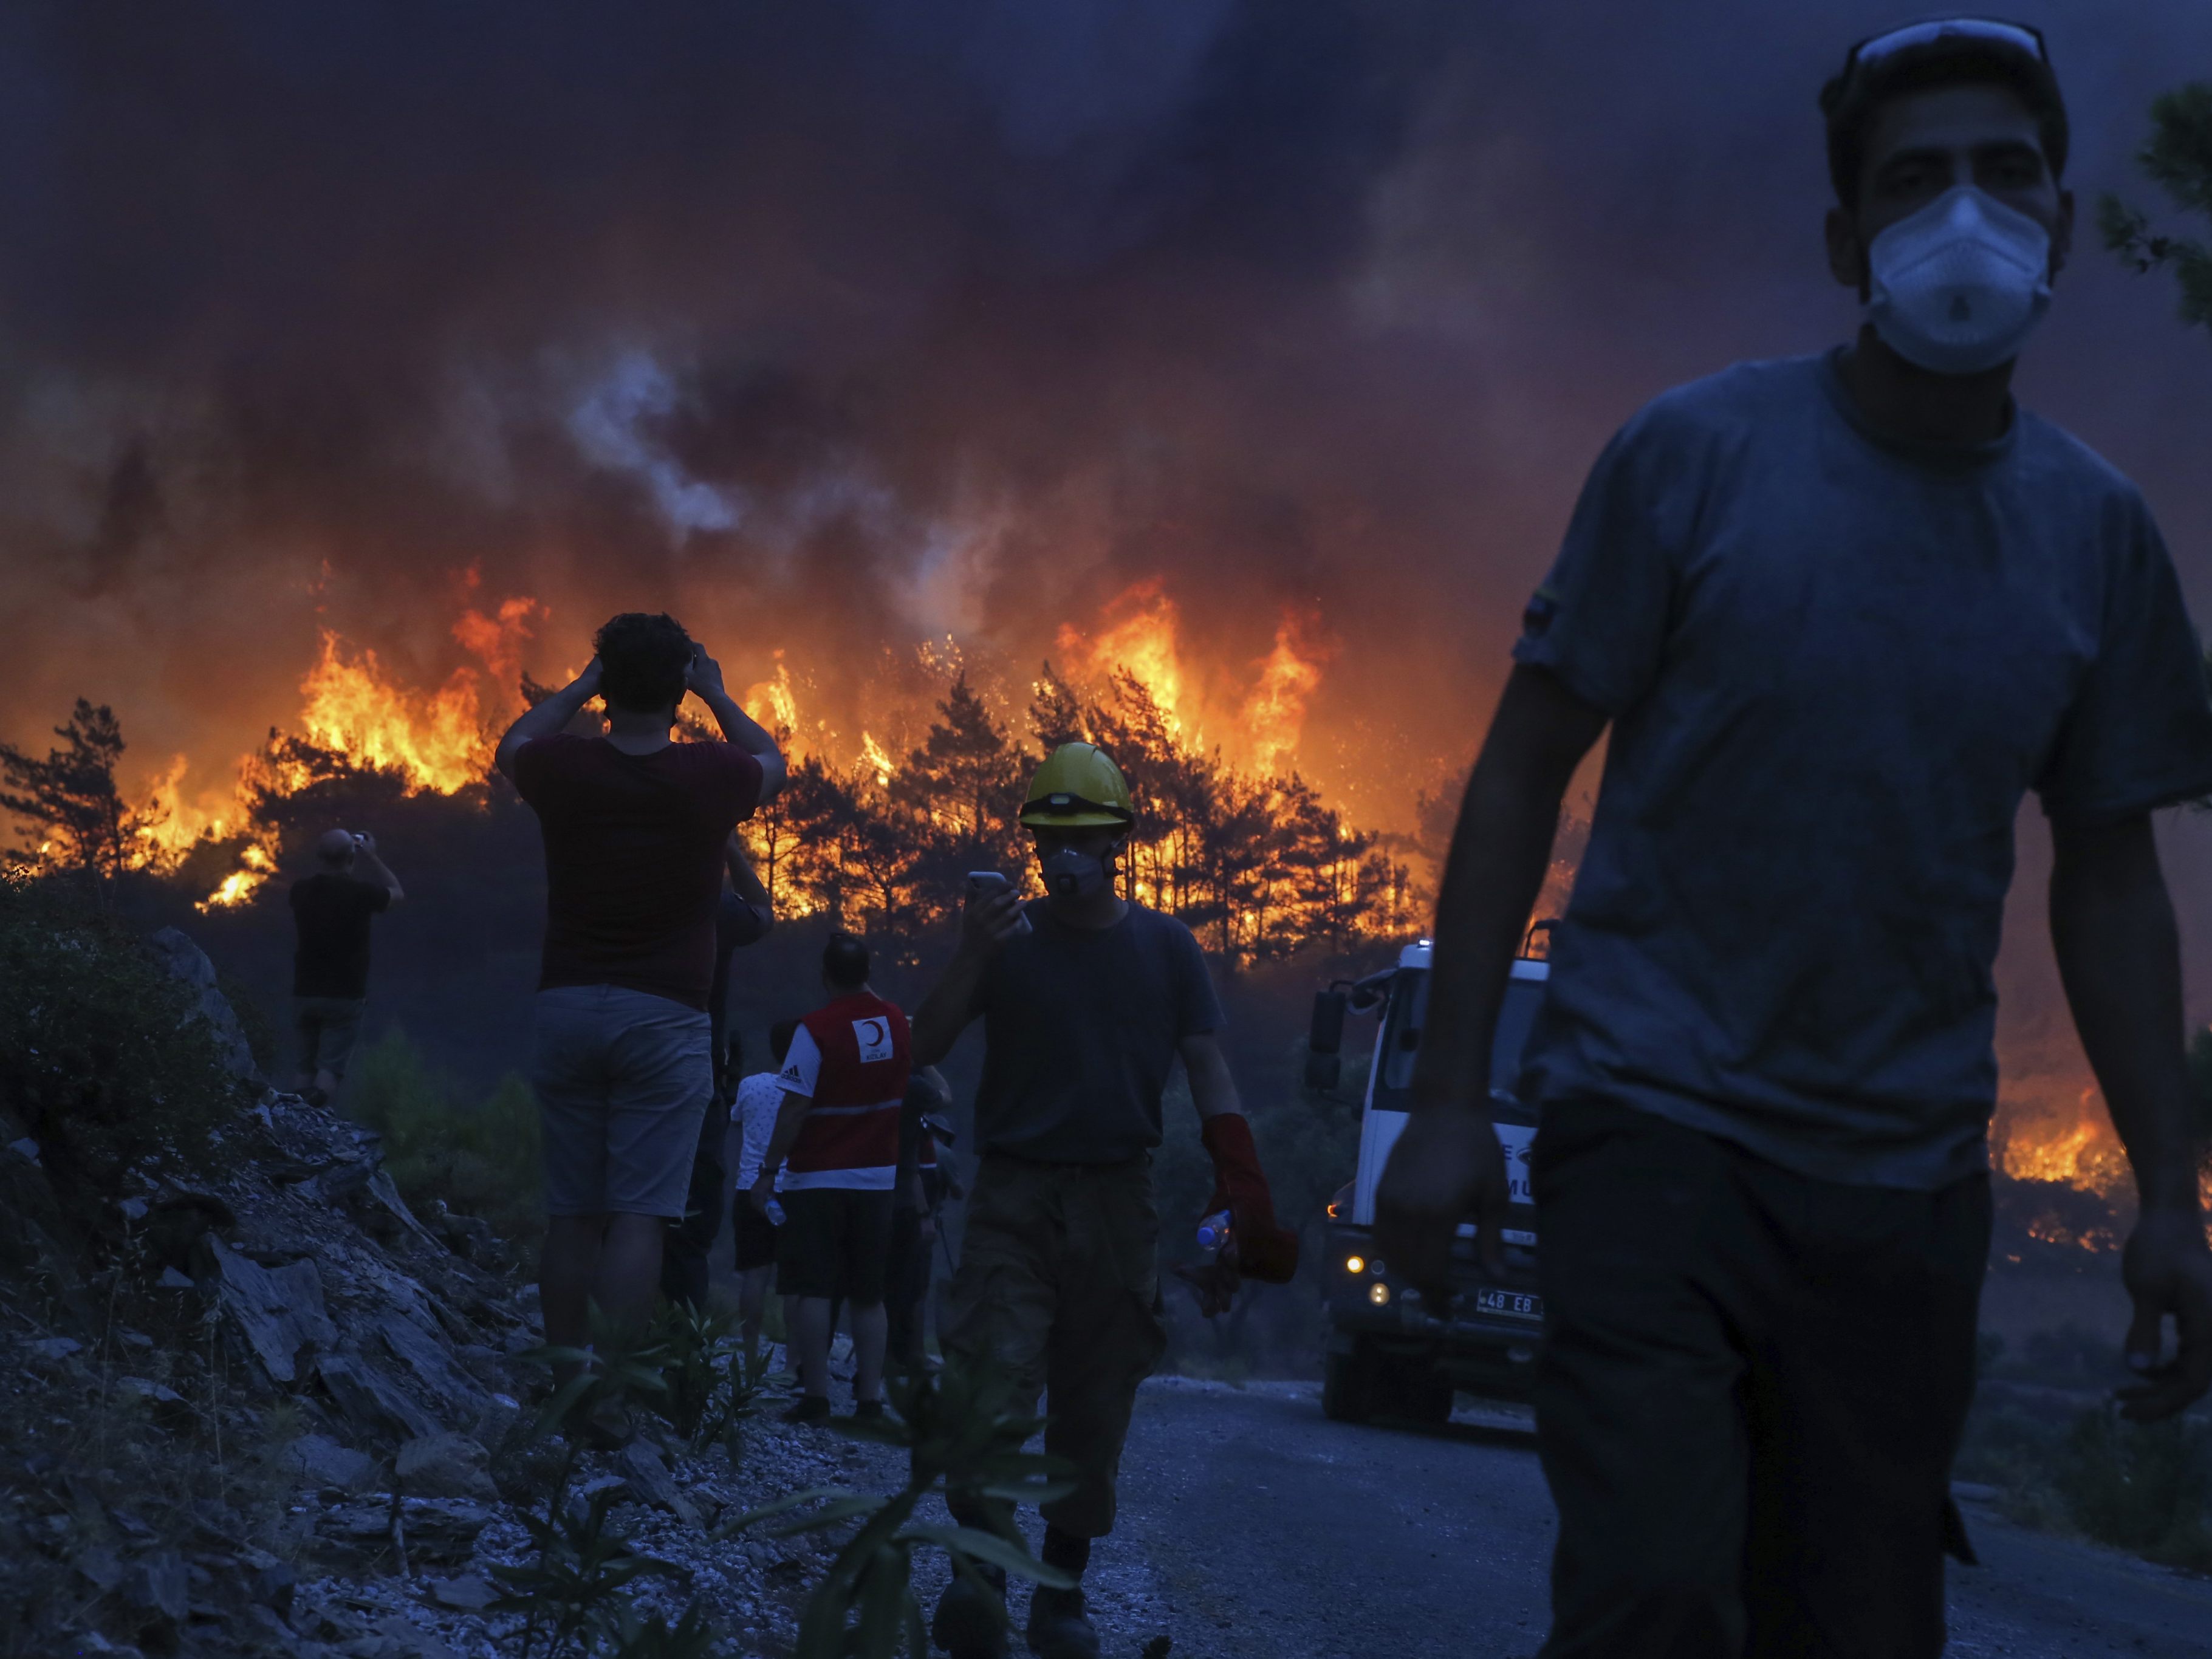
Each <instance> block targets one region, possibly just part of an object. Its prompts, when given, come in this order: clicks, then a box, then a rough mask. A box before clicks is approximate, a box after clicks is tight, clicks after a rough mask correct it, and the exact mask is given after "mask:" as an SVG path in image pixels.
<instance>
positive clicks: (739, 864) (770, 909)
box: [724, 830, 775, 927]
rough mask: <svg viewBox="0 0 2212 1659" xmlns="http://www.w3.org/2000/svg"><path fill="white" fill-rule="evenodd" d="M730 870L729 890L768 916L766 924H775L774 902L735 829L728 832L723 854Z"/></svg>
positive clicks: (772, 925)
mask: <svg viewBox="0 0 2212 1659" xmlns="http://www.w3.org/2000/svg"><path fill="white" fill-rule="evenodd" d="M724 861H725V862H726V863H727V865H728V866H729V870H730V890H731V891H732V892H733V893H735V894H736V895H737V896H738V897H739V898H741V899H743V900H744V902H746V903H748V904H750V905H752V906H753V907H755V908H757V909H758V910H759V911H760V912H761V914H762V915H765V916H766V917H767V918H768V926H769V927H775V901H774V900H772V899H771V898H769V894H768V888H767V886H766V885H765V884H763V882H762V881H761V878H760V877H759V875H758V874H757V873H756V872H755V871H754V869H753V861H752V860H750V858H748V857H746V856H745V844H744V841H743V840H742V839H740V838H739V836H738V833H737V832H736V831H735V830H732V831H731V832H730V845H729V848H728V849H727V852H726V854H725V860H724Z"/></svg>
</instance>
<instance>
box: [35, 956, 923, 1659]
mask: <svg viewBox="0 0 2212 1659" xmlns="http://www.w3.org/2000/svg"><path fill="white" fill-rule="evenodd" d="M161 948H162V950H163V951H164V954H165V957H166V959H167V965H168V966H169V967H170V968H171V969H172V970H173V971H174V972H177V973H179V975H180V976H181V977H183V978H184V979H185V981H187V983H188V985H189V986H190V987H191V989H192V991H193V993H194V996H195V999H196V1001H197V1018H202V1019H204V1020H207V1021H208V1022H209V1023H210V1025H211V1026H214V1027H216V1028H217V1030H216V1035H217V1036H219V1037H220V1038H222V1039H224V1041H222V1042H221V1043H220V1045H219V1048H220V1052H221V1053H222V1054H223V1055H224V1056H225V1063H226V1064H228V1065H230V1066H231V1067H232V1070H233V1073H234V1076H235V1078H236V1079H237V1081H236V1084H235V1095H236V1100H237V1107H236V1109H235V1111H234V1113H233V1114H232V1115H231V1116H230V1117H229V1119H228V1121H224V1122H223V1123H222V1124H221V1125H220V1126H219V1127H218V1128H217V1129H216V1132H215V1133H214V1134H213V1135H212V1136H211V1137H210V1139H209V1140H208V1142H207V1144H206V1145H205V1146H204V1147H201V1148H197V1149H196V1150H195V1151H194V1152H191V1154H189V1155H187V1154H186V1153H185V1152H180V1151H179V1150H177V1149H175V1148H173V1147H171V1148H165V1149H159V1150H156V1151H154V1152H149V1153H148V1154H146V1155H145V1156H143V1157H142V1158H138V1159H137V1161H136V1162H135V1163H133V1164H131V1166H130V1167H129V1168H128V1169H127V1170H125V1171H124V1172H123V1174H122V1175H121V1176H120V1178H119V1179H118V1181H116V1182H112V1183H111V1189H110V1190H108V1191H106V1193H104V1194H100V1195H98V1196H97V1198H96V1200H94V1198H92V1197H89V1196H88V1194H87V1193H86V1192H85V1191H83V1190H82V1189H81V1188H79V1187H77V1186H76V1185H75V1184H73V1183H72V1182H70V1181H68V1180H64V1179H62V1178H60V1177H59V1176H58V1175H57V1173H56V1171H54V1170H50V1169H49V1167H48V1162H49V1161H48V1160H47V1159H46V1158H45V1157H44V1156H43V1155H42V1154H43V1149H42V1147H41V1146H40V1143H39V1140H38V1139H37V1137H36V1136H34V1135H33V1134H31V1133H27V1129H26V1126H25V1125H24V1124H22V1123H21V1122H18V1121H13V1120H9V1119H6V1118H5V1116H4V1114H0V1143H7V1144H0V1379H4V1380H0V1389H5V1399H4V1402H0V1656H7V1659H18V1656H21V1659H31V1656H38V1659H46V1656H49V1655H58V1654H64V1653H70V1654H74V1653H79V1652H85V1653H118V1652H122V1653H128V1652H132V1651H137V1652H141V1653H146V1654H162V1653H176V1654H187V1655H209V1656H228V1655H264V1654H268V1655H305V1656H322V1655H331V1654H342V1655H345V1656H348V1659H445V1656H448V1655H456V1656H492V1655H505V1654H511V1653H513V1652H516V1651H517V1650H518V1647H519V1642H518V1638H519V1633H520V1630H521V1628H522V1626H523V1623H524V1620H523V1618H522V1616H521V1615H520V1614H519V1613H495V1612H493V1611H491V1610H490V1607H489V1604H490V1603H491V1602H492V1601H494V1599H495V1597H496V1596H497V1595H500V1594H501V1589H500V1584H499V1578H500V1573H501V1569H502V1568H506V1567H511V1566H513V1565H518V1564H521V1563H524V1562H526V1561H528V1560H530V1559H532V1557H533V1556H534V1554H535V1553H536V1552H535V1549H534V1547H533V1545H532V1539H531V1536H530V1534H529V1533H528V1531H527V1530H526V1526H525V1524H524V1522H525V1518H526V1516H528V1515H531V1514H533V1513H535V1514H540V1515H542V1514H543V1513H544V1510H545V1507H546V1492H547V1486H546V1479H545V1474H546V1469H547V1467H548V1465H549V1461H550V1462H557V1461H558V1453H559V1450H560V1447H559V1443H557V1442H555V1443H551V1444H550V1445H549V1444H548V1443H544V1442H537V1443H533V1442H532V1439H531V1436H530V1430H531V1427H532V1422H533V1421H534V1413H533V1412H532V1409H531V1408H530V1407H529V1406H528V1405H526V1402H528V1401H532V1397H533V1391H534V1390H538V1389H541V1388H542V1383H541V1376H542V1373H540V1372H539V1371H538V1368H537V1367H536V1366H534V1365H533V1364H530V1363H527V1362H526V1361H525V1360H524V1359H523V1358H520V1356H523V1355H525V1354H526V1352H528V1351H529V1350H531V1349H532V1348H533V1347H534V1346H537V1345H538V1341H539V1340H540V1338H539V1330H538V1322H537V1316H536V1310H535V1305H534V1298H535V1292H534V1290H533V1289H532V1287H530V1286H527V1285H522V1284H520V1282H519V1279H518V1277H517V1275H516V1274H515V1273H514V1272H513V1268H512V1266H511V1264H510V1261H509V1254H508V1250H507V1247H506V1245H505V1243H503V1241H501V1240H499V1239H497V1238H495V1237H492V1236H491V1233H490V1231H489V1228H487V1227H486V1226H485V1225H483V1223H482V1222H480V1221H477V1220H475V1219H474V1218H469V1217H464V1216H459V1215H452V1214H443V1213H435V1214H417V1213H416V1212H414V1211H413V1210H412V1209H410V1206H409V1205H408V1204H407V1203H406V1202H405V1200H404V1199H403V1198H402V1197H401V1195H400V1194H399V1193H398V1190H397V1189H396V1188H394V1186H393V1184H392V1180H391V1178H390V1176H388V1175H387V1174H386V1173H385V1172H384V1170H382V1169H381V1168H380V1157H379V1148H378V1144H377V1139H376V1137H375V1136H374V1134H373V1133H369V1132H368V1131H366V1130H363V1129H362V1128H360V1127H357V1126H355V1125H353V1124H350V1123H349V1122H348V1121H345V1120H344V1119H343V1118H342V1117H339V1116H337V1115H335V1114H333V1113H332V1112H331V1111H328V1110H326V1109H320V1108H318V1107H314V1106H311V1105H309V1104H307V1103H306V1102H305V1101H303V1100H301V1099H300V1098H298V1097H295V1096H290V1095H286V1094H283V1093H279V1092H276V1091H270V1090H269V1089H267V1088H266V1087H265V1086H264V1085H262V1084H261V1083H260V1080H259V1079H258V1077H256V1076H254V1075H252V1060H251V1058H250V1056H249V1055H246V1054H245V1052H244V1045H243V1043H242V1042H232V1041H229V1040H228V1039H230V1038H234V1037H235V1036H236V1035H237V1031H236V1024H235V1022H234V1021H232V1020H228V1015H229V1010H228V1007H227V1006H222V998H221V994H220V993H219V992H218V991H217V990H216V987H215V976H214V974H213V971H212V969H209V968H208V967H207V966H206V959H205V958H204V957H202V956H201V955H200V954H199V952H198V951H197V950H196V949H194V948H192V947H191V944H190V941H189V940H185V939H183V938H182V936H181V935H173V936H171V937H170V938H168V939H165V940H163V941H162V945H161ZM644 1420H645V1425H646V1432H645V1433H644V1434H643V1435H641V1437H640V1438H639V1439H638V1440H637V1441H636V1442H635V1443H632V1444H631V1445H629V1447H627V1448H626V1449H623V1450H622V1451H620V1452H618V1453H613V1454H603V1453H596V1452H594V1453H589V1454H586V1455H583V1456H582V1457H581V1458H580V1462H578V1464H577V1466H576V1470H575V1475H574V1482H573V1490H574V1492H575V1493H576V1494H577V1496H578V1498H580V1499H587V1498H590V1497H592V1496H593V1495H596V1494H598V1493H599V1492H606V1493H607V1494H608V1497H609V1501H610V1503H611V1509H610V1510H609V1511H608V1517H609V1521H610V1523H611V1528H614V1529H617V1530H620V1531H623V1532H626V1533H628V1534H630V1535H631V1537H632V1539H633V1541H635V1545H636V1547H638V1548H640V1549H641V1550H642V1551H643V1552H644V1553H647V1554H648V1555H651V1556H653V1557H655V1558H658V1559H661V1560H663V1561H665V1562H667V1563H668V1564H670V1566H671V1569H672V1571H671V1572H669V1573H666V1574H659V1575H655V1576H652V1577H645V1578H641V1579H640V1580H638V1581H637V1583H636V1585H635V1587H634V1588H633V1589H631V1590H630V1591H629V1592H628V1595H629V1599H630V1600H631V1601H633V1602H634V1603H635V1606H636V1607H637V1608H638V1609H639V1611H640V1612H645V1611H649V1610H653V1609H658V1610H659V1611H662V1612H664V1613H669V1614H671V1615H672V1614H673V1613H675V1612H676V1611H677V1610H678V1609H680V1608H681V1607H684V1606H686V1605H687V1604H690V1603H691V1602H693V1601H696V1604H697V1606H698V1607H699V1609H700V1610H701V1612H702V1613H704V1614H705V1615H706V1616H707V1617H708V1619H709V1620H712V1622H713V1623H714V1625H715V1626H716V1627H717V1629H718V1630H719V1631H720V1632H721V1633H722V1639H721V1640H720V1641H718V1642H717V1643H716V1644H715V1645H714V1649H713V1650H714V1651H715V1652H721V1653H762V1654H777V1653H781V1652H785V1651H787V1650H788V1645H789V1642H790V1639H791V1636H792V1632H793V1626H794V1615H795V1609H796V1608H797V1607H798V1606H799V1604H800V1602H801V1601H803V1599H804V1595H805V1591H806V1589H808V1587H809V1586H810V1585H811V1583H812V1582H813V1580H814V1579H815V1577H817V1568H818V1566H819V1565H820V1561H821V1559H822V1551H823V1547H822V1546H820V1545H819V1544H817V1543H816V1542H815V1541H811V1540H806V1539H798V1540H792V1541H772V1540H767V1539H754V1538H750V1537H748V1538H744V1539H738V1540H735V1541H729V1542H723V1543H715V1542H713V1541H710V1535H709V1534H710V1529H711V1528H714V1526H715V1524H716V1523H717V1522H719V1521H720V1520H722V1519H724V1518H725V1517H726V1516H730V1515H732V1514H733V1513H736V1512H738V1511H741V1510H744V1509H747V1508H750V1507H753V1506H756V1505H757V1504H761V1503H763V1502H766V1501H768V1500H769V1499H771V1498H775V1497H779V1496H781V1495H782V1494H784V1493H786V1492H791V1491H793V1490H796V1489H799V1488H800V1487H804V1486H817V1485H845V1486H855V1487H858V1488H860V1489H862V1490H871V1489H872V1490H884V1489H887V1488H888V1487H890V1486H894V1485H896V1483H897V1481H898V1480H899V1478H900V1475H901V1474H902V1471H901V1470H900V1469H899V1468H898V1467H897V1463H896V1457H895V1455H894V1454H892V1453H891V1452H890V1450H889V1449H885V1448H880V1447H872V1446H861V1445H857V1444H854V1443H848V1442H846V1441H843V1440H842V1439H840V1438H838V1437H835V1436H832V1435H827V1434H823V1433H821V1432H819V1431H812V1432H802V1431H790V1430H787V1429H784V1428H783V1427H782V1426H781V1425H780V1424H777V1423H775V1421H774V1420H773V1419H772V1418H770V1417H768V1416H766V1414H765V1413H763V1417H762V1418H761V1419H756V1420H754V1421H750V1422H748V1423H746V1424H744V1425H742V1426H741V1427H740V1428H739V1430H738V1431H737V1432H736V1434H735V1435H734V1436H732V1438H731V1440H730V1443H729V1444H728V1445H727V1446H724V1445H717V1446H715V1447H714V1448H713V1449H710V1450H708V1451H706V1452H704V1453H700V1452H696V1451H694V1450H693V1449H690V1447H689V1446H687V1445H684V1444H683V1443H680V1442H679V1441H678V1439H677V1437H676V1436H675V1435H674V1433H673V1431H671V1430H669V1429H668V1428H667V1427H666V1425H661V1424H658V1423H656V1422H654V1421H653V1419H644ZM732 1453H734V1454H735V1455H734V1458H733V1456H732ZM544 1650H545V1649H544V1639H543V1637H542V1635H541V1637H540V1640H539V1646H538V1651H539V1652H541V1653H542V1652H544Z"/></svg>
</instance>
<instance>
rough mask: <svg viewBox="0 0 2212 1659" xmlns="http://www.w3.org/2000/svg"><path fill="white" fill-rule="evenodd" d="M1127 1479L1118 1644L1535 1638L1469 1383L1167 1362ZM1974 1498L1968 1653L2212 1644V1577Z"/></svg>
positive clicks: (1112, 1588)
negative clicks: (1253, 1379)
mask: <svg viewBox="0 0 2212 1659" xmlns="http://www.w3.org/2000/svg"><path fill="white" fill-rule="evenodd" d="M1121 1493H1122V1499H1121V1501H1122V1511H1121V1525H1120V1527H1119V1528H1118V1529H1117V1530H1116V1532H1115V1535H1114V1536H1113V1537H1112V1538H1111V1539H1109V1540H1108V1541H1105V1542H1104V1543H1103V1544H1102V1545H1101V1546H1100V1547H1099V1548H1098V1551H1097V1554H1096V1555H1095V1556H1094V1557H1093V1559H1092V1565H1091V1572H1090V1574H1089V1575H1088V1577H1089V1580H1090V1583H1091V1592H1092V1599H1093V1602H1094V1605H1095V1606H1096V1608H1097V1616H1098V1620H1099V1623H1100V1626H1101V1630H1102V1632H1103V1633H1104V1634H1105V1635H1106V1637H1107V1642H1106V1651H1107V1653H1108V1654H1109V1656H1111V1659H1138V1656H1139V1655H1140V1654H1143V1653H1144V1652H1145V1650H1146V1646H1147V1644H1152V1643H1155V1642H1156V1640H1157V1638H1158V1637H1160V1636H1167V1637H1170V1638H1172V1640H1173V1644H1174V1645H1173V1648H1172V1653H1173V1655H1174V1656H1175V1659H1258V1656H1283V1659H1354V1656H1359V1659H1367V1656H1373V1655H1384V1654H1387V1655H1389V1656H1392V1659H1431V1656H1434V1659H1445V1656H1449V1659H1469V1656H1480V1659H1488V1656H1498V1659H1508V1656H1525V1655H1529V1654H1533V1653H1534V1652H1535V1650H1536V1649H1537V1646H1538V1645H1539V1644H1540V1643H1541V1641H1542V1638H1543V1633H1544V1629H1545V1625H1546V1618H1547V1612H1546V1594H1545V1566H1546V1562H1547V1558H1548V1556H1549V1553H1550V1550H1551V1544H1552V1535H1553V1516H1552V1505H1551V1500H1550V1498H1549V1497H1548V1496H1547V1494H1546V1492H1545V1490H1544V1482H1543V1477H1542V1474H1541V1472H1540V1471H1539V1469H1538V1468H1537V1464H1536V1453H1535V1446H1534V1440H1533V1437H1532V1436H1531V1433H1530V1430H1529V1423H1528V1418H1527V1416H1526V1414H1525V1413H1512V1412H1508V1411H1497V1412H1491V1411H1485V1410H1481V1409H1478V1408H1470V1407H1468V1405H1467V1404H1465V1403H1464V1402H1462V1406H1461V1409H1460V1412H1459V1413H1458V1415H1457V1417H1456V1418H1455V1420H1454V1421H1453V1422H1452V1423H1451V1424H1450V1425H1449V1426H1448V1427H1447V1428H1444V1429H1441V1430H1437V1431H1429V1432H1422V1431H1413V1430H1404V1429H1393V1428H1384V1427H1368V1428H1352V1427H1348V1426H1346V1425H1342V1424H1338V1423H1331V1422H1329V1421H1328V1420H1327V1419H1325V1418H1323V1417H1322V1414H1321V1405H1320V1401H1319V1398H1318V1395H1317V1391H1316V1389H1315V1388H1314V1387H1313V1386H1311V1385H1310V1384H1302V1383H1255V1384H1252V1385H1250V1386H1249V1387H1246V1388H1242V1389H1237V1388H1231V1387H1229V1386H1227V1385H1225V1384H1220V1383H1197V1382H1192V1381H1188V1380H1187V1379H1182V1378H1175V1377H1162V1378H1157V1379H1155V1380H1154V1381H1153V1382H1152V1383H1147V1384H1146V1388H1145V1390H1144V1393H1143V1395H1142V1396H1141V1397H1140V1399H1139V1404H1138V1408H1137V1417H1136V1421H1135V1424H1134V1426H1133V1429H1132V1431H1131V1434H1130V1439H1129V1449H1128V1453H1127V1461H1126V1462H1125V1464H1124V1466H1123V1472H1122V1480H1121ZM1967 1516H1968V1525H1969V1527H1970V1528H1971V1530H1972V1535H1973V1539H1974V1542H1975V1545H1976V1547H1977V1548H1978V1550H1979V1552H1980V1553H1981V1556H1982V1559H1983V1561H1984V1565H1983V1566H1981V1567H1978V1568H1954V1570H1953V1572H1952V1578H1951V1624H1952V1642H1951V1649H1950V1650H1951V1652H1952V1653H1953V1654H1955V1655H1972V1656H1982V1655H2009V1656H2021V1659H2045V1656H2049V1659H2062V1656H2063V1659H2092V1656H2098V1655H2103V1654H2108V1653H2112V1654H2125V1655H2130V1656H2148V1659H2182V1656H2189V1659H2204V1656H2208V1655H2212V1583H2208V1582H2207V1581H2205V1580H2203V1579H2199V1578H2193V1577H2185V1576H2182V1575H2179V1574H2175V1573H2172V1572H2169V1571H2164V1570H2162V1569H2158V1568H2154V1567H2149V1566H2146V1565H2142V1563H2139V1562H2137V1561H2136V1560H2134V1559H2131V1558H2130V1557H2126V1556H2124V1555H2120V1554H2117V1553H2112V1552H2110V1551H2106V1550H2102V1549H2098V1548H2095V1547H2090V1546H2087V1545H2083V1544H2079V1543H2075V1542H2070V1541H2063V1540H2059V1539H2054V1538H2050V1537H2045V1536H2042V1535H2040V1534H2034V1533H2030V1532H2027V1531H2023V1530H2022V1529H2021V1528H2016V1527H2014V1526H2011V1525H2009V1524H2008V1523H2007V1522H2004V1521H2002V1520H2001V1519H1999V1518H1998V1517H1997V1516H1994V1515H1992V1514H1990V1513H1988V1512H1987V1511H1986V1510H1984V1509H1983V1508H1982V1507H1981V1506H1979V1505H1971V1506H1969V1508H1968V1510H1967ZM1019 1609H1020V1603H1019V1602H1017V1613H1018V1612H1019ZM1157 1651H1158V1650H1157V1648H1156V1647H1155V1649H1154V1652H1155V1653H1157Z"/></svg>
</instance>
